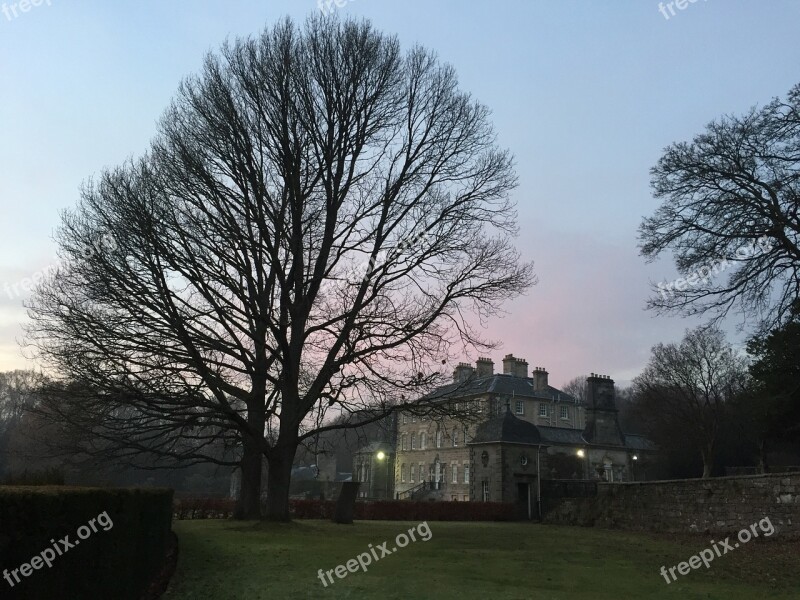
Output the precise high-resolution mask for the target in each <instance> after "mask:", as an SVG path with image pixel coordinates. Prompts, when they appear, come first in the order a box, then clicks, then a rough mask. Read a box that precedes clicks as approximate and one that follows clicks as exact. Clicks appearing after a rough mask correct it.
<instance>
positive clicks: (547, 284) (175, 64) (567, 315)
mask: <svg viewBox="0 0 800 600" xmlns="http://www.w3.org/2000/svg"><path fill="white" fill-rule="evenodd" d="M339 3H340V4H342V5H343V6H342V7H341V8H336V5H335V4H332V6H333V7H334V10H337V11H339V13H340V14H341V15H342V16H357V17H362V16H363V17H366V18H369V19H371V20H372V21H373V23H374V24H375V26H376V27H377V28H379V29H381V30H382V31H384V32H387V33H394V34H397V36H398V37H399V39H400V42H401V44H402V45H403V47H405V48H408V47H410V46H411V45H413V44H415V43H420V44H422V45H424V46H426V47H428V48H430V49H433V50H435V51H436V52H437V53H438V54H439V56H440V58H441V59H442V60H443V61H446V62H449V63H451V64H452V65H454V66H455V68H456V70H457V72H458V74H459V77H460V81H461V86H462V88H463V89H464V90H467V91H469V92H471V93H472V94H473V95H474V96H475V97H476V98H478V99H479V100H480V101H482V102H483V103H485V104H486V105H488V106H489V107H490V108H491V109H492V111H493V122H494V124H495V126H496V129H497V133H498V140H499V143H500V145H501V146H503V147H506V148H508V149H510V150H511V152H512V153H513V154H514V155H515V157H516V165H517V172H518V175H519V180H520V185H519V187H518V188H517V189H516V190H515V192H514V196H513V197H514V200H515V201H516V203H517V206H518V212H519V228H520V235H519V238H518V239H517V242H516V243H517V247H518V248H519V250H520V252H521V254H522V257H523V259H525V260H533V261H535V270H536V274H537V276H538V278H539V283H538V285H536V286H535V287H533V288H531V290H530V291H529V292H528V294H527V295H526V296H524V297H522V298H519V299H518V300H516V301H515V302H513V303H510V304H508V305H507V306H506V307H505V308H506V310H507V313H508V314H507V315H506V316H505V317H504V318H503V319H494V320H492V321H491V322H489V323H488V328H487V330H486V335H487V337H490V338H493V339H496V340H500V341H502V342H503V346H502V348H501V349H499V350H497V351H495V352H494V353H493V354H492V358H493V359H494V361H495V366H496V368H502V364H501V362H500V361H501V360H502V356H503V355H504V354H506V353H513V354H514V355H515V356H518V357H523V358H526V359H527V360H528V362H529V364H530V366H531V368H532V367H534V366H543V367H546V368H547V369H548V370H549V372H550V381H551V383H553V384H556V385H559V384H562V383H564V382H565V381H567V380H569V379H571V378H572V377H574V376H576V375H581V374H586V373H589V372H592V371H593V372H599V373H603V374H608V375H610V376H611V377H612V378H614V379H616V380H617V381H619V382H626V381H629V380H630V379H631V378H633V377H635V376H636V375H637V374H638V373H639V371H640V370H641V369H642V367H643V366H644V365H645V363H646V362H647V359H648V357H649V353H650V348H651V347H652V346H653V345H654V344H656V343H658V342H671V341H678V340H679V339H680V338H681V337H682V335H683V332H684V330H685V329H686V328H687V327H690V326H693V325H695V324H697V323H698V322H700V321H696V320H694V321H692V320H687V319H683V318H680V317H663V316H656V315H654V314H651V313H649V312H647V311H645V310H644V305H645V301H646V299H647V296H648V294H649V287H650V283H651V282H654V281H661V280H664V279H670V280H671V279H673V278H674V277H675V276H676V273H675V270H674V267H673V266H672V264H671V263H670V261H668V260H663V261H660V262H659V263H656V264H646V263H645V261H644V259H643V258H641V257H640V256H639V252H638V248H637V227H638V225H639V223H640V222H641V219H642V217H643V216H646V215H650V214H651V213H652V212H653V211H654V209H655V208H656V206H657V201H656V200H654V199H653V197H652V194H651V192H650V187H649V169H650V168H651V167H652V166H653V165H654V164H655V163H656V161H657V160H658V158H659V156H660V155H661V152H662V150H663V149H664V147H665V146H667V145H668V144H670V143H672V142H675V141H681V140H688V139H690V138H691V137H693V136H694V135H695V134H697V133H700V132H701V131H702V130H703V127H704V126H705V125H706V124H707V123H708V122H710V121H711V120H713V119H715V118H718V117H720V116H722V115H724V114H741V113H743V112H745V111H747V110H748V109H749V108H750V107H752V106H754V105H763V104H764V103H766V102H768V101H770V100H771V99H772V98H773V97H775V96H781V97H785V95H786V93H787V92H788V91H789V89H790V88H791V87H792V85H794V84H796V83H797V82H798V81H800V71H798V70H797V69H796V68H794V69H793V68H791V65H795V67H797V66H800V45H798V44H797V36H798V30H799V28H800V2H798V1H790V0H770V1H769V2H764V1H761V2H756V1H755V0H750V1H744V0H741V1H732V0H707V1H705V0H700V1H697V2H694V3H688V4H687V5H686V6H685V8H684V9H682V10H680V9H677V8H675V9H674V11H675V14H674V15H673V16H671V15H670V13H669V10H665V11H664V13H663V14H662V12H660V11H659V3H658V2H655V1H651V0H629V1H621V0H618V1H615V2H608V1H605V2H601V1H594V2H589V1H582V2H578V1H575V2H572V1H565V0H557V1H556V0H551V1H531V0H525V1H522V0H520V1H501V2H463V1H462V2H456V1H450V0H448V1H440V0H437V1H433V2H432V1H430V0H427V1H422V0H404V1H402V2H400V1H393V2H389V1H387V0H352V1H350V2H346V3H345V2H344V1H343V0H339ZM669 4H671V3H669ZM27 8H29V10H28V11H27V12H22V11H21V9H20V7H19V6H18V4H17V3H15V2H11V1H10V0H6V2H5V4H2V0H0V70H1V72H2V78H0V81H1V82H2V83H0V86H2V88H1V89H2V93H0V202H2V217H3V218H2V219H0V370H9V369H14V368H31V367H34V366H35V363H33V362H31V361H30V360H28V359H26V358H25V356H24V353H23V351H22V350H21V349H20V346H19V344H18V341H19V340H20V339H21V338H22V326H21V324H22V323H23V322H24V321H25V319H26V316H25V309H24V307H23V302H24V300H25V299H26V297H28V294H27V293H26V292H24V291H23V290H22V287H23V286H22V281H23V280H24V279H25V278H32V277H33V276H34V275H35V274H36V273H41V272H43V271H44V270H46V269H47V268H48V266H50V265H52V264H53V263H54V261H55V251H56V247H55V244H54V242H53V233H54V231H55V229H56V227H57V225H58V222H59V214H60V212H61V211H62V210H64V209H68V208H70V207H72V206H74V205H75V203H76V201H77V199H78V197H79V189H80V186H81V183H82V182H84V181H87V180H88V179H89V178H91V177H93V176H96V175H98V174H99V173H100V172H101V170H102V169H103V168H105V167H113V166H115V165H118V164H120V163H121V162H122V161H124V160H126V159H127V158H129V157H133V156H139V155H141V154H142V153H143V152H144V151H145V150H146V149H147V145H148V142H149V140H150V139H151V137H152V136H153V135H154V133H155V130H156V122H157V119H158V118H159V116H160V115H161V113H162V111H163V110H164V109H165V108H166V107H167V105H168V103H169V101H170V98H171V97H172V96H173V95H174V92H175V90H176V88H177V86H178V84H179V82H180V80H181V78H183V77H184V76H187V75H189V74H192V73H194V72H196V71H197V70H198V69H199V67H200V64H201V61H202V59H203V56H204V54H205V53H206V52H207V51H209V50H215V49H217V48H218V47H219V45H220V44H221V43H222V42H223V41H224V40H225V39H226V37H236V36H244V35H248V34H257V33H259V32H260V31H261V30H262V29H263V28H264V26H271V25H272V24H274V23H275V22H276V21H277V20H279V19H280V18H282V17H283V16H285V15H290V16H291V17H293V18H294V19H296V20H300V21H302V20H303V19H304V18H305V17H306V16H307V15H309V14H312V13H313V12H314V11H317V10H319V9H318V7H317V2H316V1H315V0H292V1H291V2H289V1H288V0H287V1H279V0H272V1H270V2H255V1H210V0H206V1H197V2H188V1H170V2H165V1H160V2H155V1H151V0H146V1H137V2H132V1H124V2H118V1H115V2H108V1H104V2H100V1H99V0H98V1H88V0H86V1H78V0H44V1H43V2H41V3H40V5H39V6H33V5H30V6H27ZM665 14H666V15H667V16H669V18H666V17H665V16H664V15H665ZM736 325H737V320H736V319H735V318H731V319H730V320H729V321H728V322H727V328H728V329H729V330H730V332H731V339H733V340H736V341H737V342H738V343H741V341H742V340H743V339H744V335H743V334H737V333H736ZM475 358H476V357H475V356H472V357H469V359H470V360H474V359H475Z"/></svg>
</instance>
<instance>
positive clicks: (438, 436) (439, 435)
mask: <svg viewBox="0 0 800 600" xmlns="http://www.w3.org/2000/svg"><path fill="white" fill-rule="evenodd" d="M436 447H437V448H441V447H442V432H441V430H439V431H437V432H436Z"/></svg>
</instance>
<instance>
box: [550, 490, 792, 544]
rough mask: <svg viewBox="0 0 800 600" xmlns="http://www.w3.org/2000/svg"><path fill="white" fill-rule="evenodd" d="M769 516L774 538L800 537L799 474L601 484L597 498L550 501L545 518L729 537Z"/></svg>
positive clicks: (560, 521)
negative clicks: (551, 502)
mask: <svg viewBox="0 0 800 600" xmlns="http://www.w3.org/2000/svg"><path fill="white" fill-rule="evenodd" d="M765 517H768V518H769V520H770V522H771V523H772V525H773V526H774V527H775V531H776V534H775V537H778V538H780V539H789V538H800V474H791V475H789V474H776V475H751V476H740V477H719V478H714V479H684V480H674V481H648V482H634V483H599V484H598V494H597V497H595V498H574V499H573V498H565V499H562V500H560V501H557V502H556V503H555V504H554V505H553V506H547V502H545V514H544V522H546V523H553V524H560V525H583V526H597V527H606V528H619V529H627V530H633V531H659V532H671V533H692V532H694V533H705V534H709V535H711V534H713V535H722V534H725V535H727V534H731V533H736V532H738V531H739V530H741V529H744V528H747V527H749V526H750V525H752V524H754V523H757V522H759V521H760V520H761V519H764V518H765Z"/></svg>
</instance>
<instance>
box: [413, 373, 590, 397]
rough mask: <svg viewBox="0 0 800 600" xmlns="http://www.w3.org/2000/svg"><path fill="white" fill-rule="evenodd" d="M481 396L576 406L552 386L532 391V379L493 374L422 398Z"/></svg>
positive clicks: (444, 388) (441, 388) (438, 390)
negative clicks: (515, 398) (558, 402)
mask: <svg viewBox="0 0 800 600" xmlns="http://www.w3.org/2000/svg"><path fill="white" fill-rule="evenodd" d="M483 394H494V395H498V396H514V397H517V396H519V397H521V398H542V399H545V400H556V401H560V402H570V403H572V404H578V401H577V400H576V399H575V398H574V397H573V396H571V395H569V394H567V393H566V392H562V391H561V390H559V389H557V388H554V387H553V386H550V385H548V386H547V387H546V388H545V389H542V390H536V389H534V386H533V378H531V377H516V376H514V375H506V374H502V373H495V374H494V375H489V376H486V377H472V378H470V379H468V380H466V381H463V382H461V383H451V384H448V385H444V386H441V387H439V388H436V389H435V390H434V391H432V392H431V393H429V394H427V395H426V396H424V398H425V399H429V398H436V397H440V398H463V397H467V396H479V395H483Z"/></svg>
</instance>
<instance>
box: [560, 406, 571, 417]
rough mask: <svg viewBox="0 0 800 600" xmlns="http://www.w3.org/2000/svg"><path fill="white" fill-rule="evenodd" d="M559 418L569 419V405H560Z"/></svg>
mask: <svg viewBox="0 0 800 600" xmlns="http://www.w3.org/2000/svg"><path fill="white" fill-rule="evenodd" d="M561 418H562V419H569V406H562V407H561Z"/></svg>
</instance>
